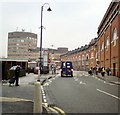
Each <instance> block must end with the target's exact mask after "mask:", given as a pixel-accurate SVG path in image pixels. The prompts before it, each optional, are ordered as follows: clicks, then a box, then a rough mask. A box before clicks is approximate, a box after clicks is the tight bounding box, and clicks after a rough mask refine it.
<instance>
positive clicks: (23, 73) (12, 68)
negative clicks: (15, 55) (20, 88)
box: [8, 66, 26, 79]
mask: <svg viewBox="0 0 120 115" xmlns="http://www.w3.org/2000/svg"><path fill="white" fill-rule="evenodd" d="M16 67H17V66H12V67H11V68H10V69H9V71H8V79H10V78H12V77H14V76H15V69H16ZM22 76H26V70H24V69H23V68H22V67H21V66H20V73H19V77H22Z"/></svg>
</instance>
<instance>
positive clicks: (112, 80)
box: [76, 71, 120, 85]
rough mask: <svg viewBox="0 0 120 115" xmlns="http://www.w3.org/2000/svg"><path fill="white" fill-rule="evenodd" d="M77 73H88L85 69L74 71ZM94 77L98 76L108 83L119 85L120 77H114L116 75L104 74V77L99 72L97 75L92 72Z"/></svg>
mask: <svg viewBox="0 0 120 115" xmlns="http://www.w3.org/2000/svg"><path fill="white" fill-rule="evenodd" d="M76 72H77V74H83V76H84V75H88V72H87V71H76ZM94 76H95V77H98V78H100V79H102V80H105V81H107V82H110V83H113V84H116V85H120V77H116V76H111V75H110V76H107V75H105V76H104V77H103V76H102V75H101V73H98V75H96V74H94Z"/></svg>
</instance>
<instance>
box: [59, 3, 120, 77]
mask: <svg viewBox="0 0 120 115" xmlns="http://www.w3.org/2000/svg"><path fill="white" fill-rule="evenodd" d="M97 34H98V37H97V38H95V39H92V40H91V42H90V43H89V44H88V45H85V46H82V47H81V48H78V49H75V50H73V51H69V52H67V53H66V54H63V55H61V59H62V60H63V61H66V60H70V61H72V62H73V66H74V69H75V70H88V69H89V68H90V67H95V66H96V65H98V66H99V67H105V68H107V67H109V68H111V70H112V75H114V76H118V77H120V2H111V3H110V5H109V7H108V9H107V11H106V13H105V15H104V17H103V19H102V21H101V23H100V25H99V27H98V32H97Z"/></svg>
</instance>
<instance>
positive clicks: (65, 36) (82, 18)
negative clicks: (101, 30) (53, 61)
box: [0, 0, 111, 57]
mask: <svg viewBox="0 0 120 115" xmlns="http://www.w3.org/2000/svg"><path fill="white" fill-rule="evenodd" d="M110 2H111V0H9V2H8V0H1V2H0V47H1V48H0V49H1V51H0V57H1V56H6V55H7V39H8V32H14V31H16V30H17V31H21V30H22V29H25V31H26V32H33V33H36V34H37V35H38V46H39V38H40V29H39V27H40V25H41V22H40V18H41V17H40V16H41V6H42V5H43V4H44V3H49V5H50V7H51V9H52V12H48V11H47V8H48V5H45V6H44V9H43V26H44V28H45V29H43V47H44V48H52V47H51V45H53V48H58V47H68V49H69V50H74V49H75V48H78V47H81V46H82V45H85V44H88V43H89V42H90V41H91V39H93V38H95V37H97V29H98V26H99V24H100V22H101V20H102V18H103V16H104V14H105V12H106V10H107V8H108V6H109V4H110Z"/></svg>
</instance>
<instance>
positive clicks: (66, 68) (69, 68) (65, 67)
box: [61, 61, 73, 77]
mask: <svg viewBox="0 0 120 115" xmlns="http://www.w3.org/2000/svg"><path fill="white" fill-rule="evenodd" d="M63 76H71V77H73V65H72V62H71V61H65V62H62V63H61V77H63Z"/></svg>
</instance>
